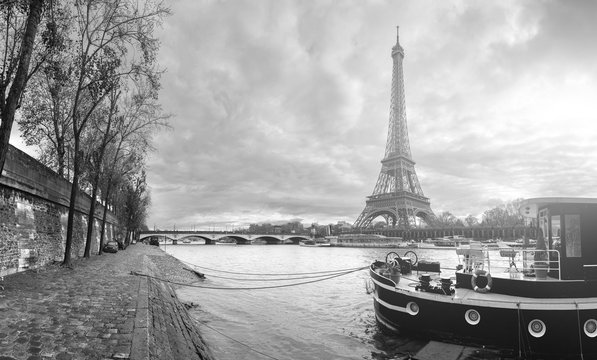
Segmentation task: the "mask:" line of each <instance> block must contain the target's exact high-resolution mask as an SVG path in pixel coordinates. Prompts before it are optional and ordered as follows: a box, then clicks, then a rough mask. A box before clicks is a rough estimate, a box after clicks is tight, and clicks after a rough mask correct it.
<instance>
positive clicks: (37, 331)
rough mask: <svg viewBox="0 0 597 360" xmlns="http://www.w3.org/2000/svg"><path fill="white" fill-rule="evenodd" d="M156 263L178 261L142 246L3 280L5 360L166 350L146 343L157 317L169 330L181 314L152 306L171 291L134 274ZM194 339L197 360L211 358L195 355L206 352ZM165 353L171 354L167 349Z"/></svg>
mask: <svg viewBox="0 0 597 360" xmlns="http://www.w3.org/2000/svg"><path fill="white" fill-rule="evenodd" d="M156 257H160V258H170V259H173V258H171V257H169V256H165V254H164V253H163V252H162V251H161V250H159V249H158V248H155V247H152V246H148V245H143V244H137V245H133V246H129V247H128V248H127V249H126V250H125V251H119V252H118V253H116V254H104V255H102V256H93V257H92V258H90V259H85V260H82V259H78V260H74V262H73V263H74V269H67V268H62V267H60V266H49V267H47V268H44V269H41V270H39V271H38V272H34V271H27V272H22V273H18V274H14V275H11V276H7V277H5V281H4V284H3V285H4V287H5V290H0V360H8V359H19V360H20V359H23V360H24V359H27V360H35V359H56V360H69V359H148V358H155V356H153V355H152V354H153V353H158V351H157V350H156V349H152V348H151V346H152V344H160V346H161V347H162V348H163V347H164V342H168V340H167V339H166V340H161V343H160V341H157V342H156V341H155V339H148V334H149V336H153V335H154V333H155V331H154V330H153V328H152V327H153V323H154V320H153V318H154V316H159V317H161V318H166V321H165V325H161V326H164V327H167V326H169V324H172V323H173V322H180V320H178V318H177V316H178V317H180V316H179V314H176V313H172V312H166V313H165V312H164V311H167V310H168V309H159V308H155V307H152V305H151V304H152V303H158V302H156V301H148V299H159V298H160V297H161V295H160V293H159V292H157V293H156V290H159V288H162V290H161V291H162V292H164V291H168V290H167V289H169V287H165V286H164V284H153V285H149V284H152V283H153V281H154V280H149V281H148V279H147V278H144V277H139V276H134V275H131V271H136V272H140V273H147V272H148V267H147V262H148V261H149V262H151V260H148V259H150V258H156ZM171 262H172V261H171ZM152 267H155V266H153V265H152ZM179 268H180V266H179ZM180 272H181V273H185V271H180ZM158 285H159V286H158ZM152 289H154V290H152ZM164 289H166V290H164ZM152 291H153V292H152ZM169 291H171V289H170V290H169ZM168 297H172V295H171V294H168ZM170 301H171V302H174V303H176V304H179V303H178V301H175V300H170ZM178 307H180V306H179V305H178ZM174 308H176V307H174ZM175 315H176V316H175ZM175 318H176V320H175ZM185 319H186V318H185ZM185 326H186V327H189V328H192V325H188V324H186V323H185ZM169 331H170V332H173V333H174V335H173V336H172V339H174V340H170V342H172V341H175V340H176V339H177V338H178V339H180V338H181V337H182V338H185V336H186V337H188V334H183V335H184V336H178V337H177V336H176V331H178V330H177V329H175V330H169ZM193 331H194V330H193ZM157 335H158V336H159V334H157ZM193 335H197V336H198V334H196V333H193ZM188 340H189V339H187V342H189V341H188ZM176 341H180V340H176ZM176 341H175V342H176ZM193 341H195V342H196V339H190V342H191V344H190V345H189V346H188V347H189V348H191V349H193V350H192V351H191V352H192V354H191V355H193V356H194V357H196V358H199V359H203V358H209V356H206V357H202V356H199V355H200V354H196V352H198V350H201V349H203V348H202V347H201V346H198V345H197V344H195V343H193ZM200 345H202V344H200ZM176 347H178V348H180V347H185V346H181V345H180V344H176ZM195 348H196V349H195ZM200 348H201V349H200ZM204 350H205V351H207V350H206V349H204ZM162 355H167V354H164V353H163V350H162Z"/></svg>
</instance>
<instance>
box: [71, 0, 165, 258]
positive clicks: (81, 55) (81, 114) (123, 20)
mask: <svg viewBox="0 0 597 360" xmlns="http://www.w3.org/2000/svg"><path fill="white" fill-rule="evenodd" d="M75 10H76V19H77V25H76V29H77V39H76V44H77V45H76V62H77V63H78V67H77V71H78V73H77V74H76V75H77V80H76V85H75V89H76V90H75V92H74V100H73V106H72V124H73V140H74V159H73V165H74V166H73V179H72V183H73V184H72V190H71V196H70V207H69V212H68V221H67V230H66V246H65V255H64V261H63V265H64V266H70V262H71V253H70V252H71V247H72V241H73V239H72V238H73V225H74V216H75V203H76V198H77V195H78V191H79V178H80V175H81V174H80V172H81V164H82V160H83V154H82V153H81V138H82V135H83V132H84V131H85V129H86V127H87V125H88V122H89V120H90V119H91V115H92V114H93V112H94V111H95V110H96V108H97V107H98V106H99V105H100V104H101V103H102V102H103V101H104V99H105V98H106V97H107V96H108V94H110V92H111V91H112V90H114V89H115V88H116V87H117V86H118V84H119V83H120V81H121V80H122V79H123V78H140V77H146V78H148V79H149V81H153V82H156V83H159V72H158V71H156V70H155V68H154V66H155V58H156V52H157V49H158V42H157V40H156V39H154V38H153V37H152V36H153V30H154V29H155V27H156V26H157V25H159V24H160V23H161V20H162V17H163V16H165V15H167V14H168V12H169V10H168V9H167V8H166V7H165V6H164V5H163V3H162V2H161V1H159V2H154V1H147V2H142V3H141V2H137V1H134V0H84V1H78V2H76V4H75Z"/></svg>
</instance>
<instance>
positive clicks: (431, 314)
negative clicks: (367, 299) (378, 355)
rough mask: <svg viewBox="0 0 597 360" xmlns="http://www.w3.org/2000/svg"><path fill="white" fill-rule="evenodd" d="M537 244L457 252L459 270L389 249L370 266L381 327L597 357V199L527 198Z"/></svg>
mask: <svg viewBox="0 0 597 360" xmlns="http://www.w3.org/2000/svg"><path fill="white" fill-rule="evenodd" d="M520 211H521V213H522V214H523V215H524V216H526V217H530V218H532V219H534V220H533V223H534V224H535V225H536V226H537V227H538V233H539V234H545V236H539V237H538V239H537V248H536V249H514V248H511V249H506V250H505V251H504V254H503V256H507V257H508V260H509V265H510V266H509V267H507V268H505V269H498V268H497V267H495V266H494V267H492V266H491V265H492V264H491V260H490V256H489V254H488V252H487V251H486V249H483V248H480V247H476V246H473V244H471V245H470V247H467V248H460V249H458V250H457V252H458V254H459V256H460V260H461V261H460V265H459V266H458V267H457V270H456V271H454V270H451V271H450V270H448V271H447V270H445V269H441V265H440V264H439V263H438V262H433V261H431V262H429V261H427V262H423V261H417V260H418V259H417V258H416V257H414V258H413V257H400V256H399V255H398V254H397V253H395V252H391V253H389V254H388V255H387V256H386V259H385V261H375V262H374V263H372V264H371V266H370V277H371V280H372V282H373V283H374V291H373V298H374V307H375V314H376V318H377V321H378V323H379V324H380V325H381V326H382V327H385V328H387V329H389V330H391V331H395V332H400V333H404V334H408V335H415V336H422V337H425V338H427V339H434V340H441V341H447V342H453V343H459V344H464V345H470V346H482V347H488V348H496V349H500V350H502V351H503V352H504V353H505V354H508V356H513V357H517V358H519V359H552V358H556V359H597V199H588V198H538V199H529V200H525V201H524V202H523V203H522V205H521V207H520Z"/></svg>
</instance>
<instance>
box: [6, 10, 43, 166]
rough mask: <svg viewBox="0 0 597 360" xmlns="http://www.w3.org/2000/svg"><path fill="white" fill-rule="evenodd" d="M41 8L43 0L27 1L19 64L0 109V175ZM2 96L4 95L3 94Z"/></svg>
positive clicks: (25, 81) (25, 82)
mask: <svg viewBox="0 0 597 360" xmlns="http://www.w3.org/2000/svg"><path fill="white" fill-rule="evenodd" d="M42 9H43V0H31V1H30V2H29V16H28V17H27V25H26V27H25V34H24V35H23V41H22V43H21V53H20V59H19V65H18V68H17V72H16V74H15V77H14V80H13V82H12V85H11V87H10V90H9V91H8V97H7V98H6V102H5V103H4V104H3V105H4V106H2V109H0V121H1V123H0V176H1V175H2V170H3V169H4V162H5V161H6V153H7V152H8V146H9V145H8V142H9V140H10V132H11V130H12V124H13V122H14V120H15V112H16V111H17V105H18V104H19V100H20V99H21V94H22V93H23V91H24V90H25V86H26V85H27V75H28V72H29V62H30V61H31V54H32V53H33V43H34V41H35V35H36V34H37V27H38V25H39V21H40V20H41V13H42ZM3 96H4V95H3Z"/></svg>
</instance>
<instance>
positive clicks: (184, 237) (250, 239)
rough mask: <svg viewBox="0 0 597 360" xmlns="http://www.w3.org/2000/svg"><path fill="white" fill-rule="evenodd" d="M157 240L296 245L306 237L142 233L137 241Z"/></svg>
mask: <svg viewBox="0 0 597 360" xmlns="http://www.w3.org/2000/svg"><path fill="white" fill-rule="evenodd" d="M152 237H153V238H157V239H158V240H159V242H160V244H206V245H211V244H224V243H232V241H231V240H230V239H232V240H234V243H236V244H239V245H251V244H268V245H272V244H298V243H299V241H301V240H308V239H309V236H308V235H296V234H243V233H233V232H230V233H228V232H211V231H142V232H140V233H139V241H143V240H145V239H150V238H152Z"/></svg>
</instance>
